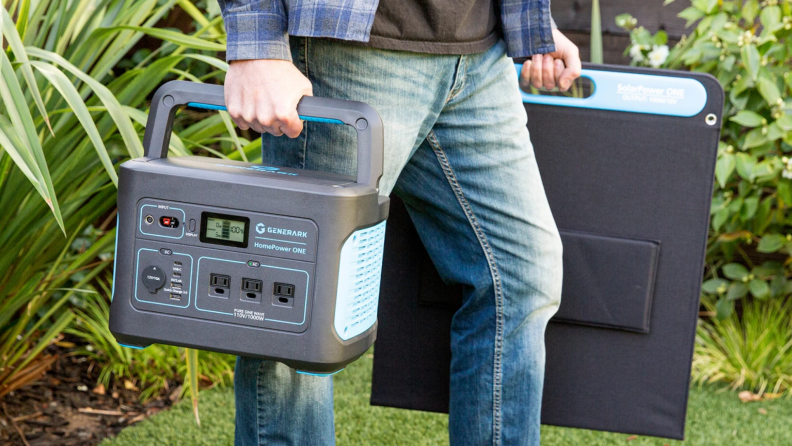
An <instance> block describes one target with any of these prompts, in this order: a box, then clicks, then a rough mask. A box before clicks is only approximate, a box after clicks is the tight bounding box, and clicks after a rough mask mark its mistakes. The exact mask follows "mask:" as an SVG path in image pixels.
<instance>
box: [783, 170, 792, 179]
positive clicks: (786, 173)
mask: <svg viewBox="0 0 792 446" xmlns="http://www.w3.org/2000/svg"><path fill="white" fill-rule="evenodd" d="M781 176H782V177H784V178H786V179H788V180H792V172H790V171H788V170H786V169H784V171H783V172H781Z"/></svg>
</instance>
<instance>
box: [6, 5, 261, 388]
mask: <svg viewBox="0 0 792 446" xmlns="http://www.w3.org/2000/svg"><path fill="white" fill-rule="evenodd" d="M212 4H214V3H213V2H212ZM2 6H3V8H2V9H1V10H0V14H2V17H0V18H1V19H2V20H0V28H2V35H3V37H4V45H3V48H4V49H5V51H0V97H1V98H2V101H1V102H0V147H2V150H0V209H3V212H2V214H0V245H2V246H3V250H2V251H0V271H3V274H2V275H1V276H0V396H2V395H4V394H6V393H8V392H10V391H13V390H14V389H16V388H19V387H20V386H22V385H25V384H26V383H29V382H32V381H35V380H36V379H38V378H40V377H41V376H42V375H43V373H44V372H45V371H46V370H47V368H48V367H50V365H51V364H52V363H53V362H54V361H55V359H56V356H55V355H53V354H45V353H46V351H47V350H46V348H47V346H48V345H49V344H51V343H53V342H56V341H59V340H61V339H62V336H63V334H64V333H69V334H70V335H72V336H78V337H79V338H82V339H83V341H82V342H85V344H86V345H85V346H84V348H82V349H79V350H78V351H77V353H80V352H82V353H84V354H86V355H88V356H89V357H90V358H92V359H93V360H95V361H97V363H98V364H99V366H100V367H103V372H102V373H101V375H100V380H101V381H102V382H103V383H104V384H106V385H109V384H110V382H111V380H120V379H125V380H130V381H131V382H132V383H133V385H134V384H137V385H139V386H141V387H144V388H146V390H145V391H144V392H143V394H142V397H143V398H148V397H152V396H156V395H157V394H158V393H159V392H160V391H161V390H163V389H164V388H165V387H167V381H168V380H169V379H175V378H177V377H178V376H179V375H180V374H181V373H186V372H187V370H189V371H190V372H191V373H189V374H188V375H189V376H190V379H187V380H186V381H187V382H186V383H185V385H184V386H183V391H188V390H189V389H191V387H192V388H195V387H197V385H198V381H199V379H200V381H203V382H204V383H205V384H209V383H220V384H227V383H229V382H230V377H231V370H232V364H233V362H232V361H233V358H232V357H230V356H227V355H219V354H213V353H205V354H203V355H202V361H201V362H200V365H199V363H198V361H197V355H198V354H197V352H196V351H189V350H187V351H186V352H185V350H184V349H177V348H175V347H163V346H154V347H151V348H149V349H145V350H141V351H133V350H127V349H123V348H121V347H120V346H119V345H118V344H117V343H116V342H115V340H114V339H113V337H112V335H111V334H110V333H109V331H108V330H107V314H108V312H107V305H108V299H109V297H110V290H111V280H112V277H111V271H112V260H113V258H112V256H113V243H114V238H115V221H116V214H115V196H116V185H117V181H118V178H117V169H118V165H119V164H120V163H122V162H124V161H125V160H127V159H129V158H132V157H140V156H142V155H143V146H142V143H141V141H142V136H143V130H144V125H145V121H146V116H147V110H148V107H147V100H148V99H147V98H149V97H150V96H151V94H152V93H153V91H154V89H155V88H156V87H157V86H158V85H160V84H161V83H163V82H165V81H167V80H171V79H189V80H192V81H196V82H204V81H206V82H217V81H218V79H220V81H221V80H222V78H223V76H224V73H225V70H226V69H227V64H226V63H225V62H223V61H222V60H220V59H218V58H217V57H216V55H217V54H216V53H217V52H219V51H223V50H224V49H225V44H224V43H225V42H224V38H225V33H224V31H223V30H222V26H221V24H222V20H221V18H220V17H219V14H218V13H217V12H215V13H214V14H212V13H209V12H207V11H206V9H205V8H202V9H199V8H198V7H196V6H195V5H194V4H192V3H191V2H190V1H189V0H169V1H157V0H98V1H92V0H78V1H69V0H42V1H39V2H31V1H30V0H14V1H12V2H3V5H2ZM177 12H178V13H180V14H182V15H183V16H186V17H188V18H189V19H190V20H189V21H190V22H191V27H192V28H193V31H191V32H189V33H183V32H182V31H180V30H171V29H162V28H160V27H158V26H157V25H158V23H160V22H161V21H162V20H164V19H165V18H167V17H168V16H169V14H175V13H177ZM145 36H148V38H149V41H150V42H151V41H153V42H157V43H156V44H155V45H152V44H151V43H148V46H149V48H145V47H144V46H143V45H141V39H142V38H143V37H145ZM157 45H158V46H157ZM151 46H154V48H153V50H152V49H151V48H150V47H151ZM229 130H230V132H229ZM170 144H171V153H172V154H175V155H184V154H187V153H191V152H192V151H208V152H211V153H213V154H214V155H215V156H220V157H226V155H227V154H230V156H231V157H232V158H236V159H247V155H248V154H255V153H257V151H258V145H257V144H255V143H253V144H251V143H250V141H248V140H246V139H244V138H241V137H238V136H237V134H236V132H235V131H234V128H233V125H232V122H231V120H230V118H229V117H228V115H227V114H225V113H220V114H216V113H182V114H180V115H179V116H177V122H176V126H175V130H174V134H173V136H172V137H171V142H170ZM255 156H258V155H255ZM185 356H186V359H187V360H186V361H184V359H183V358H184V357H185ZM185 368H186V369H187V370H185ZM192 394H193V395H195V392H192Z"/></svg>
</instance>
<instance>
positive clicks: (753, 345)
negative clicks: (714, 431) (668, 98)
mask: <svg viewBox="0 0 792 446" xmlns="http://www.w3.org/2000/svg"><path fill="white" fill-rule="evenodd" d="M671 1H673V0H671ZM666 3H669V2H668V1H667V2H666ZM680 16H681V17H682V18H685V19H687V21H688V25H689V26H690V25H693V24H695V28H694V29H693V31H692V33H691V34H690V35H688V36H687V37H683V38H682V40H681V41H680V42H679V43H678V44H677V45H675V46H674V48H673V49H671V50H670V51H669V50H668V47H667V46H666V43H667V40H668V38H667V36H666V35H665V33H664V32H662V31H660V32H658V33H656V34H654V35H652V34H651V33H650V32H649V31H647V30H646V29H644V28H642V27H636V25H637V23H636V21H635V19H633V18H632V17H631V16H629V15H627V14H625V15H621V16H619V17H618V18H617V24H618V25H619V26H622V27H623V28H625V29H628V30H630V32H631V34H630V35H631V41H632V44H631V46H630V47H629V48H628V49H627V51H626V53H625V54H629V55H630V56H631V58H632V63H633V64H636V65H644V66H655V67H660V66H662V67H666V68H672V69H689V70H693V71H700V72H706V73H710V74H712V75H713V76H715V77H716V78H717V79H718V81H720V83H721V85H723V87H724V89H725V92H726V103H725V104H724V107H725V108H724V122H723V123H722V130H721V143H720V146H719V150H718V161H717V165H716V172H715V178H716V180H717V181H716V185H715V190H714V194H713V200H712V208H711V214H712V220H711V231H710V238H709V243H708V252H707V254H708V255H707V267H708V268H707V277H705V279H706V280H705V281H704V284H703V293H704V294H705V296H704V305H705V308H706V309H707V310H708V315H712V316H715V318H714V319H711V320H709V319H705V320H702V321H701V322H700V324H699V329H698V337H697V345H696V356H695V359H694V370H693V374H694V379H696V380H697V381H699V382H711V381H726V382H729V383H730V384H731V385H732V387H733V388H735V389H742V388H746V389H750V390H754V391H756V392H759V393H762V392H765V391H770V392H779V391H784V390H788V389H790V387H791V386H790V384H791V383H790V376H792V327H791V326H790V320H792V319H791V318H792V311H791V308H790V306H789V305H788V304H787V301H788V300H789V296H790V294H792V281H790V277H791V274H790V273H791V272H792V271H791V270H790V266H792V235H791V233H792V218H790V213H789V208H790V206H792V160H790V158H792V154H790V152H792V95H791V93H792V1H790V0H766V1H764V2H761V3H760V2H758V1H757V0H741V1H740V0H738V1H718V0H692V1H691V6H690V7H689V8H686V9H685V10H683V11H682V12H681V13H680ZM737 303H739V304H740V305H736V304H737ZM736 307H737V308H738V309H740V310H741V311H740V312H739V313H736V312H735V308H736Z"/></svg>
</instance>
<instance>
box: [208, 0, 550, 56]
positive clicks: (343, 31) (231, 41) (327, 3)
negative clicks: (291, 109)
mask: <svg viewBox="0 0 792 446" xmlns="http://www.w3.org/2000/svg"><path fill="white" fill-rule="evenodd" d="M218 3H219V4H220V9H221V11H222V12H223V21H224V22H225V27H226V32H227V33H228V39H227V50H226V59H227V60H229V61H231V60H238V59H284V60H291V51H290V50H289V36H290V35H292V36H304V37H329V38H333V39H341V40H353V41H359V42H368V40H369V33H370V32H371V25H372V24H373V23H374V14H375V13H376V12H377V5H378V4H379V0H218ZM499 3H500V18H501V30H502V33H503V39H504V40H505V41H506V47H507V51H508V54H509V56H511V57H525V56H531V55H534V54H543V53H550V52H553V51H555V45H554V44H553V35H552V28H553V27H554V26H555V24H554V22H553V19H552V17H551V16H550V0H500V2H499Z"/></svg>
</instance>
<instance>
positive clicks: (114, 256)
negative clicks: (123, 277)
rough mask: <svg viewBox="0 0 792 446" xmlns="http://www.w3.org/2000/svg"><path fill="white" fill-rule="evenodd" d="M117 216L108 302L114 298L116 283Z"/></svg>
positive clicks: (117, 219)
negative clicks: (111, 280) (111, 281)
mask: <svg viewBox="0 0 792 446" xmlns="http://www.w3.org/2000/svg"><path fill="white" fill-rule="evenodd" d="M119 220H120V219H119V218H118V214H116V235H115V247H113V285H112V289H111V290H110V302H112V301H113V297H115V282H116V264H117V263H118V258H117V257H116V256H117V255H118V222H119Z"/></svg>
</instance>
